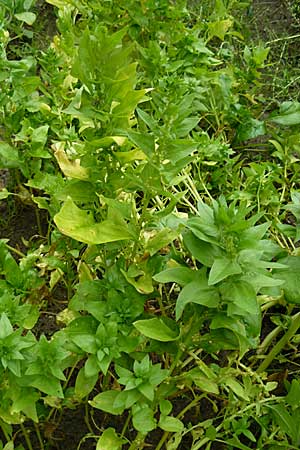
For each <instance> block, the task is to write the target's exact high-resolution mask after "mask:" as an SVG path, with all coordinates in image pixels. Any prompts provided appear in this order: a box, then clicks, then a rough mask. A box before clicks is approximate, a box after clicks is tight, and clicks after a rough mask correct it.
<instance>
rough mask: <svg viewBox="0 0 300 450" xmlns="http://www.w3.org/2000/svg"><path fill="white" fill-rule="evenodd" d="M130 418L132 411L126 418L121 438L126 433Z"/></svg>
mask: <svg viewBox="0 0 300 450" xmlns="http://www.w3.org/2000/svg"><path fill="white" fill-rule="evenodd" d="M130 419H131V413H129V414H128V416H127V419H126V420H125V423H124V426H123V428H122V431H121V438H122V437H123V436H124V435H125V432H126V430H127V427H128V424H129V422H130Z"/></svg>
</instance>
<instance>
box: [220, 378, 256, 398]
mask: <svg viewBox="0 0 300 450" xmlns="http://www.w3.org/2000/svg"><path fill="white" fill-rule="evenodd" d="M224 384H225V385H226V386H228V387H229V388H230V389H231V390H232V391H233V392H234V393H235V394H236V395H237V396H238V397H240V398H241V399H243V400H246V401H249V400H250V399H249V397H248V395H247V394H246V391H245V389H244V387H243V386H242V385H241V384H240V383H239V382H238V381H237V380H236V379H235V378H232V377H230V378H226V379H225V381H224Z"/></svg>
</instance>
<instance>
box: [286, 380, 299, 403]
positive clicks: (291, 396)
mask: <svg viewBox="0 0 300 450" xmlns="http://www.w3.org/2000/svg"><path fill="white" fill-rule="evenodd" d="M285 400H286V402H287V403H288V404H289V405H291V406H292V407H293V408H297V407H300V383H299V381H298V380H297V379H296V378H294V379H293V380H292V384H291V386H290V389H289V393H288V395H287V396H286V397H285Z"/></svg>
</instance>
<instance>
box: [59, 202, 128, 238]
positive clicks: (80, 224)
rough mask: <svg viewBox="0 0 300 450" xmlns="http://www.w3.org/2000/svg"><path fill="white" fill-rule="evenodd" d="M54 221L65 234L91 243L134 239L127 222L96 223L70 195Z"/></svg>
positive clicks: (106, 221)
mask: <svg viewBox="0 0 300 450" xmlns="http://www.w3.org/2000/svg"><path fill="white" fill-rule="evenodd" d="M54 222H55V224H56V225H57V227H58V229H59V230H60V231H61V232H62V233H63V234H65V235H67V236H69V237H71V238H73V239H76V240H77V241H80V242H84V243H86V244H90V245H93V244H104V243H106V242H115V241H120V240H127V239H132V235H131V234H130V233H129V231H128V228H127V225H126V224H125V222H124V223H117V224H116V223H114V222H113V221H112V220H104V221H103V222H100V223H95V221H94V219H93V217H92V216H91V214H89V212H88V211H84V210H82V209H80V208H78V207H77V206H76V205H75V203H74V202H73V200H72V199H71V198H70V197H69V198H68V199H67V200H66V202H65V203H64V204H63V206H62V208H61V210H60V211H59V213H57V214H56V215H55V216H54Z"/></svg>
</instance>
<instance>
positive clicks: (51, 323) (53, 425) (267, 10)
mask: <svg viewBox="0 0 300 450" xmlns="http://www.w3.org/2000/svg"><path fill="white" fill-rule="evenodd" d="M39 8H40V12H41V17H40V22H41V23H44V24H45V23H47V27H46V29H45V30H46V32H45V34H46V35H48V36H49V39H51V38H52V37H53V36H54V34H55V33H56V26H55V18H54V15H53V10H52V9H51V7H50V6H49V5H48V4H45V3H44V2H40V6H39ZM251 14H252V23H251V29H252V34H253V35H256V36H257V40H258V41H260V40H262V41H274V40H276V39H281V38H284V37H285V36H290V35H293V34H296V32H299V30H297V26H295V22H294V20H293V17H292V15H291V14H290V12H289V10H288V9H287V6H286V3H285V2H283V1H280V0H273V1H271V0H269V1H260V0H254V2H253V10H252V12H251ZM47 17H49V18H50V20H48V21H47ZM270 45H271V46H272V45H273V44H272V43H270ZM274 45H275V43H274ZM299 49H300V46H299V40H295V41H293V42H290V43H286V42H285V41H284V40H283V41H282V46H281V47H280V48H279V51H280V61H282V64H284V61H286V60H288V61H290V62H291V64H294V62H295V58H299V54H300V50H299ZM280 70H281V69H280ZM0 175H1V179H3V180H4V181H3V180H2V184H3V183H4V184H5V180H6V176H7V174H6V172H3V171H2V172H1V174H0ZM0 213H1V225H0V238H1V239H3V238H4V239H8V240H9V245H10V246H11V247H14V248H15V249H17V250H18V251H20V252H25V251H26V249H27V247H28V245H30V244H32V243H33V242H34V241H36V240H39V239H41V238H42V236H45V235H46V233H47V228H48V220H47V216H46V215H45V214H43V213H40V217H39V220H38V216H37V214H36V209H35V208H34V206H29V205H21V204H19V203H18V202H17V203H13V202H12V201H11V200H8V201H4V202H2V203H1V209H0ZM39 222H40V223H39ZM41 231H42V234H41ZM53 297H54V298H55V299H56V300H57V301H54V302H49V305H48V308H47V312H44V313H43V314H42V315H41V318H40V320H39V322H38V324H37V326H36V328H35V329H34V332H35V334H36V335H37V336H39V335H40V334H41V333H44V334H45V335H46V336H47V337H48V338H50V337H51V335H52V334H53V333H54V332H55V331H56V330H57V329H58V325H57V323H56V319H55V316H56V314H57V313H58V312H59V311H60V310H61V309H63V308H64V307H65V306H63V305H64V301H65V298H66V297H65V292H64V289H63V287H61V286H58V287H57V289H56V290H55V291H54V293H53ZM59 302H61V303H59ZM266 324H267V325H266V326H268V327H269V328H270V329H272V326H273V324H272V323H271V322H270V321H267V322H266ZM270 329H265V330H263V333H268V332H269V331H270ZM295 364H296V363H295ZM286 367H287V365H286V364H285V365H283V367H282V366H280V365H279V367H278V364H277V368H276V367H274V373H276V372H278V377H279V376H280V374H282V373H284V374H285V373H286ZM281 385H282V383H281ZM188 401H189V400H188V398H181V399H179V400H178V404H177V405H176V406H175V407H177V408H178V410H181V409H182V408H183V407H184V406H185V404H186V403H187V402H188ZM92 414H93V415H92V417H90V419H89V425H88V424H87V422H86V411H85V408H84V407H76V408H75V409H69V408H68V409H62V410H60V411H59V410H58V411H57V413H56V416H53V417H51V419H50V420H49V421H45V422H42V423H41V424H40V428H41V435H42V439H43V440H44V445H45V450H76V449H77V448H78V446H79V444H80V450H92V449H94V448H95V446H96V444H95V439H93V438H92V436H91V431H93V434H94V436H95V435H99V434H100V431H101V429H103V428H105V427H109V426H113V427H114V428H116V430H119V431H121V429H122V426H123V423H124V417H112V416H108V415H107V414H104V413H102V412H100V411H98V410H93V411H92ZM214 415H215V413H214V411H213V410H212V405H211V403H210V402H208V401H206V400H204V401H203V402H202V403H201V405H200V406H199V409H196V408H195V409H193V410H191V411H190V412H189V414H188V415H186V416H185V417H184V421H185V423H186V424H189V423H190V424H196V423H197V422H198V421H199V418H200V417H201V420H205V419H207V418H210V417H214ZM25 426H26V428H27V430H28V432H29V434H30V438H31V440H32V443H33V450H37V449H39V448H40V444H39V441H38V439H37V436H36V433H35V430H34V427H33V426H32V423H31V422H30V423H29V422H28V423H26V424H25ZM16 430H17V428H16ZM161 433H162V432H161V431H155V432H153V433H151V434H150V435H149V437H148V439H147V445H146V447H145V448H147V449H149V450H151V449H154V448H155V445H157V442H158V441H159V439H160V438H161ZM89 435H90V437H89ZM132 437H134V432H133V436H132ZM20 443H22V444H23V445H24V446H25V448H27V447H26V443H25V442H24V438H23V436H22V434H20V433H19V434H18V438H17V439H16V444H20ZM191 445H192V442H191V437H190V436H187V437H186V438H185V440H183V441H182V443H181V444H180V446H179V447H178V450H189V449H190V448H191ZM225 448H226V447H225V446H224V445H223V444H219V443H215V444H213V445H212V447H211V449H212V450H223V449H225Z"/></svg>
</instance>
